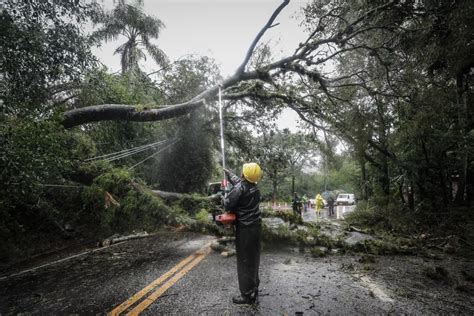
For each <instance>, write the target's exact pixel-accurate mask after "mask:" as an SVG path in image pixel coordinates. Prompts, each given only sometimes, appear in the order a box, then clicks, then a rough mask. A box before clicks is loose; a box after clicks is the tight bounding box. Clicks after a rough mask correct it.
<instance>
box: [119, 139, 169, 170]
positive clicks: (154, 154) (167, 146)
mask: <svg viewBox="0 0 474 316" xmlns="http://www.w3.org/2000/svg"><path fill="white" fill-rule="evenodd" d="M174 143H176V140H174V141H173V142H171V143H170V144H168V145H166V146H165V147H163V148H161V149H160V150H158V151H157V152H155V153H153V154H151V155H150V156H148V157H146V158H145V159H143V160H142V161H140V162H138V163H136V164H134V165H133V166H131V167H130V168H128V169H133V168H135V167H136V166H138V165H140V164H142V163H143V162H145V161H147V160H148V159H150V158H152V157H154V156H156V155H158V154H159V153H160V152H162V151H163V150H165V149H167V148H169V147H170V146H171V145H173V144H174Z"/></svg>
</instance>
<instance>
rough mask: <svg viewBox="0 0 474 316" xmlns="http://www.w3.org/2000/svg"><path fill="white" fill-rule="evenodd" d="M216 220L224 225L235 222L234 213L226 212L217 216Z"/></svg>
mask: <svg viewBox="0 0 474 316" xmlns="http://www.w3.org/2000/svg"><path fill="white" fill-rule="evenodd" d="M216 221H217V222H219V223H222V225H230V224H233V223H234V222H235V214H234V213H224V214H220V215H217V216H216Z"/></svg>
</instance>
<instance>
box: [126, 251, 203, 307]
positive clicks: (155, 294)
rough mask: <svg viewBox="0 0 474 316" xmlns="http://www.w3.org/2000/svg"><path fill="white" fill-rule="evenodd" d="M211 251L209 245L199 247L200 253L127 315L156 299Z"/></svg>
mask: <svg viewBox="0 0 474 316" xmlns="http://www.w3.org/2000/svg"><path fill="white" fill-rule="evenodd" d="M210 251H211V249H210V247H206V248H205V249H201V250H200V253H199V254H198V256H197V257H196V259H194V260H193V261H192V262H191V263H190V264H188V265H187V266H186V267H184V268H183V269H182V270H181V271H179V272H178V273H176V275H175V276H174V277H172V278H171V279H169V280H168V281H167V282H166V283H165V284H163V285H162V286H161V287H159V288H158V289H157V290H156V291H155V292H153V293H152V294H150V296H148V297H147V298H145V299H144V300H143V301H142V302H141V303H140V304H138V305H137V306H135V308H134V309H132V310H131V311H130V313H128V314H127V316H136V315H139V314H140V313H141V312H143V311H144V310H145V309H146V308H147V307H148V306H150V305H151V304H152V303H153V302H154V301H156V299H158V298H159V297H160V296H161V295H162V294H163V293H165V292H166V290H168V289H169V288H170V287H172V286H173V285H174V284H175V283H176V282H177V281H178V280H179V279H181V278H182V277H183V276H184V275H185V274H186V273H188V272H189V270H191V269H192V268H194V267H195V266H196V265H197V264H198V263H199V262H201V261H202V260H203V259H204V258H205V257H206V256H207V255H208V254H209V252H210Z"/></svg>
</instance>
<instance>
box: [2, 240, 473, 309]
mask: <svg viewBox="0 0 474 316" xmlns="http://www.w3.org/2000/svg"><path fill="white" fill-rule="evenodd" d="M212 240H214V239H213V237H209V236H204V235H198V234H194V233H167V234H159V235H156V236H153V237H150V238H145V239H139V240H131V241H128V242H125V243H122V244H117V245H113V246H112V247H109V248H106V249H103V250H101V251H96V252H93V253H89V254H87V255H84V256H80V257H76V258H73V259H71V260H67V261H63V262H61V263H58V264H55V265H51V266H48V267H45V268H42V269H38V270H36V271H33V272H30V273H25V274H22V275H18V276H14V277H10V278H6V279H0V314H2V315H7V314H17V313H27V314H28V313H31V314H42V315H57V314H80V315H97V314H99V315H102V314H106V313H109V312H111V311H113V310H114V309H115V308H116V307H117V306H119V305H120V304H122V303H124V302H126V301H127V300H129V299H130V298H132V297H133V296H134V295H135V294H136V293H140V291H142V293H143V289H146V287H147V286H148V285H150V284H151V283H153V282H154V281H155V282H156V281H157V279H159V278H160V277H163V276H164V275H165V277H166V273H167V272H168V271H170V269H172V268H173V267H175V268H176V267H177V265H178V267H177V268H176V270H175V271H174V272H173V271H172V273H169V275H168V277H167V278H164V280H163V282H161V283H160V282H159V284H156V285H154V286H151V289H150V291H148V292H146V291H145V292H146V293H145V294H144V295H143V296H142V297H140V298H139V299H137V300H136V301H134V302H133V304H132V305H131V306H130V307H128V308H127V309H125V311H124V312H123V313H121V314H120V315H125V314H127V313H128V312H131V311H132V310H133V309H134V308H135V309H136V308H137V306H139V305H140V304H141V305H143V304H144V305H146V306H145V308H144V309H142V310H140V311H141V313H142V314H143V315H159V314H174V315H197V314H199V315H215V314H219V315H236V314H237V315H239V314H258V315H284V314H288V315H294V314H295V313H298V312H303V313H304V314H308V315H312V314H346V315H347V314H386V313H390V312H394V313H410V314H412V313H420V312H422V313H425V312H426V313H436V312H437V311H438V312H439V311H440V310H439V309H438V307H437V306H436V303H435V300H433V301H430V300H426V301H425V302H422V303H420V302H418V301H417V300H414V299H409V298H406V297H399V296H396V295H395V294H394V293H395V291H394V290H393V289H392V290H389V287H390V284H392V283H390V284H388V283H384V280H383V279H378V280H377V279H376V275H375V276H374V275H370V274H366V273H363V271H362V272H361V271H354V269H353V268H352V269H348V268H347V267H351V266H352V267H353V266H355V265H357V258H356V257H351V256H331V257H327V258H312V257H311V256H309V254H305V253H300V252H298V251H297V250H296V249H293V248H283V247H278V248H277V249H275V248H274V247H269V246H265V247H264V250H263V252H262V258H261V269H260V279H261V286H260V289H261V292H260V297H259V303H258V304H257V305H255V306H236V305H233V304H232V302H231V297H232V296H233V295H236V294H238V290H237V289H238V285H237V275H236V260H235V257H231V258H225V257H222V256H220V255H219V254H218V253H216V252H210V253H207V252H205V251H204V252H203V249H206V248H203V247H204V246H205V245H207V244H208V243H209V242H210V241H212ZM200 250H201V251H200ZM187 258H190V259H189V261H187V262H184V263H183V260H186V259H187ZM399 261H401V262H402V263H403V262H405V261H406V259H405V257H403V258H402V259H400V260H399ZM180 263H181V264H182V265H181V266H179V264H180ZM192 263H194V266H192V267H191V266H190V265H191V264H192ZM382 266H384V265H382ZM394 266H396V265H394ZM186 268H189V269H187V270H186ZM399 269H400V271H403V269H405V267H404V265H403V264H401V265H400V266H399ZM356 270H357V269H356ZM165 285H166V286H168V287H166V286H165ZM163 287H165V288H163ZM160 289H161V294H160V293H159V292H160V291H159V290H160ZM157 292H158V294H157ZM153 293H155V294H153ZM469 303H470V302H469V301H468V302H466V304H469ZM444 305H446V304H444ZM467 306H469V305H467ZM459 308H461V309H459ZM462 308H466V307H465V306H464V307H459V306H457V307H456V306H453V307H446V306H444V310H443V312H448V313H456V312H458V313H459V312H462V311H468V309H467V310H463V309H462Z"/></svg>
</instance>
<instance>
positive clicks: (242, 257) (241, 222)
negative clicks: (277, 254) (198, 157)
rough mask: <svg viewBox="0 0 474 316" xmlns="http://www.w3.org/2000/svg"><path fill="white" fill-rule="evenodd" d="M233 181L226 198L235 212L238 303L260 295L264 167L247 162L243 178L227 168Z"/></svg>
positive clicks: (251, 301) (225, 201) (251, 299)
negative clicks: (261, 201)
mask: <svg viewBox="0 0 474 316" xmlns="http://www.w3.org/2000/svg"><path fill="white" fill-rule="evenodd" d="M224 171H225V173H226V175H227V177H228V178H229V182H230V183H232V185H233V186H234V187H233V188H232V190H231V191H230V192H229V194H228V195H227V196H226V198H225V199H224V207H225V209H226V210H228V211H231V212H233V213H235V216H236V224H235V248H236V254H237V275H238V280H239V289H240V294H241V295H240V297H233V298H232V302H233V303H234V304H253V303H254V302H255V301H256V299H257V296H258V286H259V284H260V279H259V276H258V269H259V266H260V247H261V239H262V237H261V235H262V219H261V212H260V191H259V189H258V187H257V182H258V181H259V180H260V178H261V177H262V170H261V168H260V166H259V165H258V164H257V163H254V162H251V163H246V164H244V165H243V167H242V175H241V177H240V178H239V177H238V176H236V175H235V174H233V173H232V172H231V171H229V170H227V169H224Z"/></svg>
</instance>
